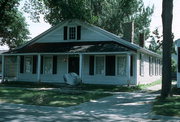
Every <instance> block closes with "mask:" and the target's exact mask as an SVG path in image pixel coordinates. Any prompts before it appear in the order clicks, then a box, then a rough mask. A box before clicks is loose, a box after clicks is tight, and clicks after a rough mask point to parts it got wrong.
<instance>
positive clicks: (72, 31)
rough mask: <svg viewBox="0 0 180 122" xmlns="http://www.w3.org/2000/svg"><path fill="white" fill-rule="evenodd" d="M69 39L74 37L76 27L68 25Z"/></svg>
mask: <svg viewBox="0 0 180 122" xmlns="http://www.w3.org/2000/svg"><path fill="white" fill-rule="evenodd" d="M69 39H70V40H71V39H72V40H73V39H76V27H69Z"/></svg>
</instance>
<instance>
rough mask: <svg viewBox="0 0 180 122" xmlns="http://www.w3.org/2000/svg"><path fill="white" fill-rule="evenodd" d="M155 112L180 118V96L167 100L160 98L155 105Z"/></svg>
mask: <svg viewBox="0 0 180 122" xmlns="http://www.w3.org/2000/svg"><path fill="white" fill-rule="evenodd" d="M153 111H154V112H155V114H158V115H165V116H180V96H174V97H170V98H167V99H165V100H163V99H160V98H158V99H157V100H156V101H155V102H154V104H153Z"/></svg>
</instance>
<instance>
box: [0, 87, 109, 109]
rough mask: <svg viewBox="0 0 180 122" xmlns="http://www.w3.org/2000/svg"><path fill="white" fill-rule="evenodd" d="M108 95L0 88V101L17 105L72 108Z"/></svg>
mask: <svg viewBox="0 0 180 122" xmlns="http://www.w3.org/2000/svg"><path fill="white" fill-rule="evenodd" d="M110 95H111V94H109V93H97V92H92V93H90V92H84V91H82V92H73V91H71V92H68V93H64V92H63V93H62V91H58V90H57V91H53V90H28V89H18V88H2V87H1V88H0V101H3V102H8V103H17V104H29V105H41V106H60V107H66V106H73V105H78V104H80V103H83V102H88V101H90V100H95V99H99V98H103V97H107V96H110Z"/></svg>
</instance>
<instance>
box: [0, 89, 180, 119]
mask: <svg viewBox="0 0 180 122" xmlns="http://www.w3.org/2000/svg"><path fill="white" fill-rule="evenodd" d="M157 95H158V94H150V93H128V92H125V93H122V92H120V93H118V94H116V95H113V96H110V97H106V98H103V99H100V100H97V101H94V100H92V101H91V102H87V103H83V104H80V105H78V106H72V107H67V108H62V107H45V106H32V105H17V104H7V103H1V104H0V121H3V122H5V121H10V122H24V121H33V122H34V121H36V122H49V121H60V122H61V121H62V122H80V121H81V122H116V121H117V122H119V121H123V122H129V121H131V122H151V121H153V122H154V121H155V122H164V121H170V122H178V121H179V120H180V118H178V117H165V116H155V115H153V113H152V112H151V109H152V104H151V103H152V101H153V100H154V98H155V97H156V96H157Z"/></svg>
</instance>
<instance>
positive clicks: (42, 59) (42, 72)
mask: <svg viewBox="0 0 180 122" xmlns="http://www.w3.org/2000/svg"><path fill="white" fill-rule="evenodd" d="M43 62H44V61H43V56H41V74H43Z"/></svg>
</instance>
